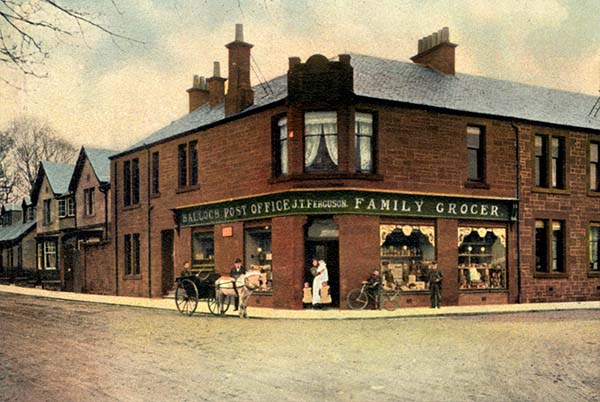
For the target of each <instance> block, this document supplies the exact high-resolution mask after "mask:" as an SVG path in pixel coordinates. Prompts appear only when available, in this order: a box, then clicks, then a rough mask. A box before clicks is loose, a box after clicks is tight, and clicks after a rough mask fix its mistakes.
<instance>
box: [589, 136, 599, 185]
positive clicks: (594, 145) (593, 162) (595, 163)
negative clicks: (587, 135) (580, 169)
mask: <svg viewBox="0 0 600 402" xmlns="http://www.w3.org/2000/svg"><path fill="white" fill-rule="evenodd" d="M599 148H600V143H598V142H591V143H590V190H591V191H600V162H599V158H598V155H599V150H598V149H599Z"/></svg>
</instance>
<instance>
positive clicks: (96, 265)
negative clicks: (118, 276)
mask: <svg viewBox="0 0 600 402" xmlns="http://www.w3.org/2000/svg"><path fill="white" fill-rule="evenodd" d="M113 247H114V243H112V242H101V243H85V244H84V245H83V247H82V248H81V255H80V257H79V262H80V264H82V265H83V271H84V282H85V285H84V289H85V291H86V292H87V293H96V294H106V295H109V294H115V271H114V249H113Z"/></svg>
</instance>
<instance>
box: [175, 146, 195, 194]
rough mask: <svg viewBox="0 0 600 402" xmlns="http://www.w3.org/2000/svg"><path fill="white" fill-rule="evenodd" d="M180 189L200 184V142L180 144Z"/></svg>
mask: <svg viewBox="0 0 600 402" xmlns="http://www.w3.org/2000/svg"><path fill="white" fill-rule="evenodd" d="M177 160H178V169H177V170H178V178H179V187H187V186H195V185H197V184H198V141H190V142H188V143H186V144H179V146H178V152H177Z"/></svg>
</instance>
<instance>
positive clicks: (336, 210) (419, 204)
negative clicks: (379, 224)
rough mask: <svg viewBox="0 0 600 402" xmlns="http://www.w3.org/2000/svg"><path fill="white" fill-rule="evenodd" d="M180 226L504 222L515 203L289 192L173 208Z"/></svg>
mask: <svg viewBox="0 0 600 402" xmlns="http://www.w3.org/2000/svg"><path fill="white" fill-rule="evenodd" d="M174 212H175V214H176V218H177V223H178V225H179V226H180V227H186V226H199V225H212V224H215V223H226V222H235V221H243V220H250V219H261V218H271V217H275V216H286V215H319V214H321V215H322V214H327V215H340V214H352V215H379V216H392V217H393V216H399V217H407V216H410V217H416V218H419V217H423V218H457V219H477V220H495V221H508V220H515V218H516V202H515V200H507V199H487V198H466V197H448V196H438V195H435V196H434V195H419V194H402V193H392V192H381V191H379V192H378V191H361V190H310V191H308V190H293V191H283V192H280V193H272V194H266V195H261V196H256V197H248V198H239V199H233V200H227V201H221V202H215V203H207V204H201V205H195V206H190V207H183V208H177V209H175V210H174Z"/></svg>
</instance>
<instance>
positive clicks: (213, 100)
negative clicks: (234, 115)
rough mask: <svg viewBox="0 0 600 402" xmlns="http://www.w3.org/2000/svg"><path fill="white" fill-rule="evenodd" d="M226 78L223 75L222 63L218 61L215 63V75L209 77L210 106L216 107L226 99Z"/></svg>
mask: <svg viewBox="0 0 600 402" xmlns="http://www.w3.org/2000/svg"><path fill="white" fill-rule="evenodd" d="M225 81H226V79H225V78H222V77H221V64H220V63H219V62H218V61H215V62H214V63H213V76H212V77H210V78H208V79H207V80H206V82H207V83H208V103H209V104H210V107H215V106H217V105H218V104H219V103H221V102H223V100H224V99H225Z"/></svg>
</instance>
